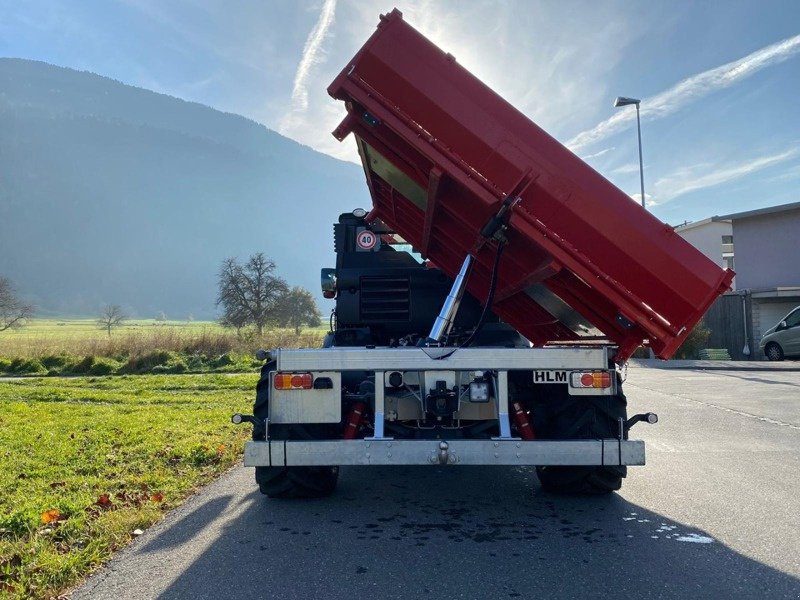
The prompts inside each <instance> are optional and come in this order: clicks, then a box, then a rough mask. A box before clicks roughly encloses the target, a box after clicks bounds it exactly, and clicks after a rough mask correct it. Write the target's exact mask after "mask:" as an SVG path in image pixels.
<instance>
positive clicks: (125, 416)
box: [0, 319, 325, 599]
mask: <svg viewBox="0 0 800 600" xmlns="http://www.w3.org/2000/svg"><path fill="white" fill-rule="evenodd" d="M324 333H325V331H324V329H323V328H320V329H316V330H309V331H306V332H302V333H301V334H300V335H296V334H295V332H294V330H281V329H276V330H271V331H267V332H265V334H264V336H262V337H261V338H257V337H256V336H254V335H251V334H249V333H245V334H244V335H237V334H236V333H235V332H231V331H229V330H225V329H223V328H221V327H220V326H219V325H217V324H215V323H211V322H156V321H130V322H128V323H126V324H125V325H124V326H123V327H120V328H119V329H117V330H115V331H114V332H113V333H112V334H111V336H108V335H107V334H106V333H105V332H104V331H101V330H99V329H98V328H97V326H96V325H95V323H94V321H93V320H89V319H75V320H64V319H60V320H55V319H50V320H46V319H40V320H34V321H32V322H30V323H29V324H28V325H27V326H26V327H24V328H22V329H19V330H14V331H5V332H2V333H0V598H13V599H22V598H51V597H56V596H57V595H58V594H59V593H61V592H63V591H64V590H65V589H68V588H70V587H71V586H73V585H75V584H77V583H79V582H80V581H81V579H82V578H83V577H85V576H86V575H87V574H88V573H89V572H91V571H92V570H93V569H95V568H96V567H97V566H99V565H100V564H102V563H103V562H104V561H106V560H107V559H108V558H109V557H110V556H111V554H112V553H113V551H114V550H116V549H118V548H120V547H122V546H124V545H125V544H127V543H128V542H129V541H130V540H131V539H132V537H134V536H135V535H136V534H137V533H139V532H140V531H141V530H143V529H145V528H146V527H148V526H149V525H151V524H152V523H154V522H156V521H157V520H159V519H160V518H161V516H162V515H163V513H164V512H165V511H167V510H169V509H170V508H173V507H175V506H177V505H178V504H180V503H181V502H182V501H183V500H184V499H185V498H186V497H187V496H188V495H189V494H191V493H192V492H193V491H194V490H196V489H197V488H198V487H199V486H201V485H203V484H205V483H208V482H209V481H211V480H212V479H213V478H214V477H216V476H217V475H219V474H220V473H222V472H223V471H224V470H226V469H228V468H230V467H231V466H233V465H234V464H236V463H237V462H238V461H239V459H240V457H241V452H242V447H243V442H244V440H245V439H246V438H247V437H248V436H249V431H250V429H249V427H246V426H242V427H235V426H233V425H232V424H231V423H230V415H231V414H233V413H234V412H244V413H248V412H250V410H251V408H252V403H253V396H254V388H255V384H256V382H257V379H258V367H260V365H261V363H260V362H258V361H256V360H254V359H253V358H252V356H253V354H252V353H253V351H254V350H255V349H256V348H274V347H279V346H282V347H300V346H307V347H313V346H319V345H320V343H321V340H322V337H323V336H324ZM198 373H199V374H198ZM62 374H67V375H71V376H70V377H61V376H60V375H62ZM75 375H78V376H75Z"/></svg>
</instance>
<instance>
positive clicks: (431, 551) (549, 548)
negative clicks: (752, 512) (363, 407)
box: [144, 467, 800, 600]
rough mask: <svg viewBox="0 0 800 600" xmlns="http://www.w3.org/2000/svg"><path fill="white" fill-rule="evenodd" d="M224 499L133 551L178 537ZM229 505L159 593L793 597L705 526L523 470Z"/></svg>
mask: <svg viewBox="0 0 800 600" xmlns="http://www.w3.org/2000/svg"><path fill="white" fill-rule="evenodd" d="M623 489H624V488H623ZM623 493H624V492H623ZM230 501H231V498H230V496H224V497H221V498H217V499H214V500H210V501H209V502H207V503H206V504H205V505H203V507H202V508H200V509H199V510H197V511H195V512H194V513H192V514H191V515H188V516H187V517H185V518H184V519H182V520H181V521H179V522H177V523H176V524H175V525H174V526H173V527H171V528H170V529H169V530H167V531H165V532H164V533H163V534H162V536H161V537H160V538H157V539H155V540H153V541H152V542H150V544H148V546H147V547H145V548H144V551H153V550H156V549H160V548H166V547H170V546H175V545H178V544H181V543H183V542H184V541H185V540H186V539H188V538H189V537H191V535H192V532H193V531H197V530H200V529H202V528H203V526H204V525H205V524H207V523H208V522H209V520H210V519H214V518H215V517H216V516H218V515H219V514H220V513H221V512H222V511H223V510H224V509H225V507H226V506H228V503H229V502H230ZM236 503H243V505H244V506H242V507H241V508H242V512H241V514H240V516H239V517H238V518H236V519H235V520H233V521H231V522H229V523H228V525H227V527H226V528H225V532H224V533H223V534H222V535H221V536H219V538H218V539H216V540H215V541H214V542H213V543H212V544H211V545H210V546H209V547H208V548H207V550H206V551H205V552H204V553H203V554H202V555H201V556H200V557H199V558H198V559H197V560H196V561H195V562H194V563H193V564H191V566H190V567H189V568H188V569H186V570H185V571H184V572H183V573H181V574H179V575H178V576H177V578H176V579H175V580H174V581H173V582H172V584H171V585H170V587H169V588H168V589H167V590H166V591H165V592H164V593H163V595H162V596H161V598H165V599H175V598H217V599H225V598H236V599H237V600H238V599H241V598H281V599H282V600H285V599H291V598H303V599H306V598H326V599H327V598H331V599H334V598H346V599H347V600H352V598H362V597H368V596H369V597H378V598H381V599H385V598H401V597H402V598H419V597H422V598H425V597H427V598H475V599H477V598H528V597H535V596H540V597H560V598H578V597H592V598H597V597H614V598H619V597H633V596H635V597H637V598H656V597H657V598H688V597H692V598H733V597H769V598H782V597H786V598H797V597H800V581H799V580H798V579H796V578H794V577H792V576H789V575H787V574H785V573H782V572H780V571H778V570H775V569H773V568H771V567H768V566H766V565H764V564H762V563H759V562H757V561H754V560H752V559H749V558H747V557H746V556H743V555H741V554H739V553H737V552H735V551H733V550H731V549H730V548H728V547H727V546H725V545H724V544H722V543H721V542H719V541H717V540H715V539H713V538H711V537H710V536H709V535H708V534H707V533H706V532H704V531H701V530H697V529H695V528H692V527H689V526H687V525H685V524H682V523H678V522H675V521H672V520H669V519H665V518H664V517H662V516H660V515H658V514H656V513H654V512H651V511H648V510H645V509H643V508H642V507H640V506H637V505H635V504H632V503H630V502H628V501H626V500H625V498H624V496H621V495H617V494H613V495H609V496H602V497H589V498H570V497H557V496H551V495H548V494H545V493H544V492H542V491H541V488H540V487H539V485H538V482H537V480H536V476H535V474H534V472H533V470H532V469H529V468H502V469H498V468H491V467H459V468H458V469H453V468H438V467H400V468H371V469H370V468H365V469H360V468H349V469H343V470H342V477H341V480H340V485H339V489H338V491H337V493H336V494H335V495H334V496H332V497H331V498H326V499H320V500H306V501H277V500H269V499H266V498H264V497H263V496H261V495H260V494H258V492H257V491H253V492H252V493H249V494H246V495H243V496H241V497H239V498H238V499H237V500H236ZM236 506H237V505H236V504H233V505H231V507H232V508H235V507H236ZM163 538H168V539H169V541H164V540H163ZM620 595H622V596H620Z"/></svg>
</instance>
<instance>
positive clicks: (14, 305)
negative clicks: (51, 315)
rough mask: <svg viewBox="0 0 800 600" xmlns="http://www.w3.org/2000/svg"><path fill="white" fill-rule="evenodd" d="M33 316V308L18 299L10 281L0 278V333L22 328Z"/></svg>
mask: <svg viewBox="0 0 800 600" xmlns="http://www.w3.org/2000/svg"><path fill="white" fill-rule="evenodd" d="M32 316H33V306H32V305H31V304H27V303H26V302H23V301H22V300H20V299H19V297H18V296H17V292H16V290H15V289H14V285H13V284H12V283H11V280H9V279H7V278H5V277H0V331H5V330H6V329H11V328H12V327H22V326H23V325H24V324H25V322H26V321H27V320H28V319H30V318H31V317H32Z"/></svg>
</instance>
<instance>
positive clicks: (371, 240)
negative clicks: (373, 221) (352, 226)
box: [356, 230, 378, 250]
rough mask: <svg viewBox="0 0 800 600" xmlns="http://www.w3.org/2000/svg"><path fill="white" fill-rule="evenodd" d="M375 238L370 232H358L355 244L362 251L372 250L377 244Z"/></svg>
mask: <svg viewBox="0 0 800 600" xmlns="http://www.w3.org/2000/svg"><path fill="white" fill-rule="evenodd" d="M377 241H378V238H377V236H376V235H375V234H374V233H372V232H371V231H366V230H365V231H359V232H358V235H357V236H356V244H358V247H359V248H361V249H362V250H372V249H373V248H374V247H375V244H376V243H377Z"/></svg>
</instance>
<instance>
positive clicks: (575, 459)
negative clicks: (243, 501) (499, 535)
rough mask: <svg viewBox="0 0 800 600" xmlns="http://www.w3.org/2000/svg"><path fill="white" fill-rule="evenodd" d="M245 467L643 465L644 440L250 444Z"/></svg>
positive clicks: (356, 441) (385, 440)
mask: <svg viewBox="0 0 800 600" xmlns="http://www.w3.org/2000/svg"><path fill="white" fill-rule="evenodd" d="M244 464H245V466H246V467H279V466H314V465H444V464H450V465H539V466H544V465H643V464H645V450H644V442H643V441H641V440H617V439H605V440H576V441H538V440H537V441H528V442H526V441H521V440H453V441H440V440H387V439H381V440H330V441H304V440H303V441H299V440H298V441H295V440H290V441H283V440H276V441H269V442H267V441H264V442H247V443H246V444H245V448H244Z"/></svg>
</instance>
